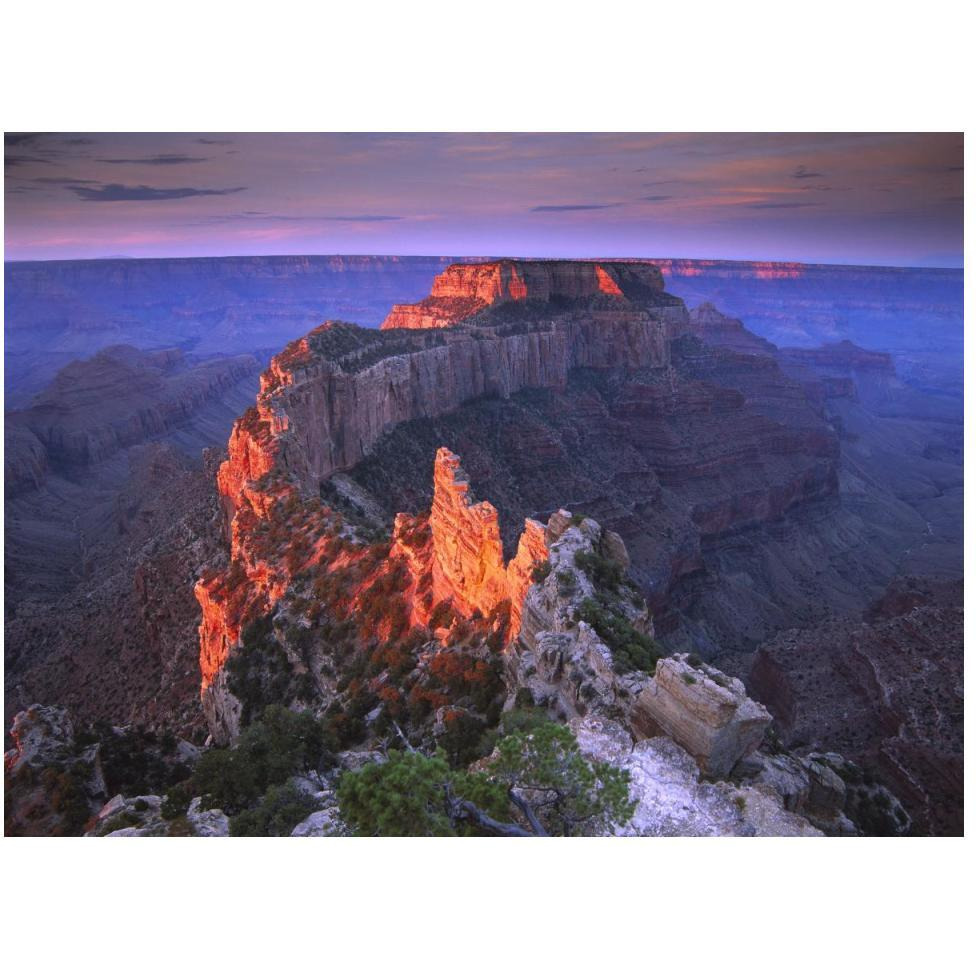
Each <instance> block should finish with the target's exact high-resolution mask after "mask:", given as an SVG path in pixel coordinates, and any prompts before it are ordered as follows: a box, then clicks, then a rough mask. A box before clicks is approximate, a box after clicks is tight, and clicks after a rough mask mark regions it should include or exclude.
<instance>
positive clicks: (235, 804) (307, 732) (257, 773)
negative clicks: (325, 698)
mask: <svg viewBox="0 0 976 976" xmlns="http://www.w3.org/2000/svg"><path fill="white" fill-rule="evenodd" d="M332 747H333V743H332V741H331V740H330V738H329V736H328V735H327V733H326V730H325V728H324V727H323V726H322V724H321V723H319V722H318V721H316V719H315V718H314V717H313V716H312V714H311V713H310V712H291V711H289V710H288V709H287V708H282V707H281V706H280V705H272V706H269V707H268V708H267V709H265V711H264V714H263V715H262V716H261V720H260V721H258V722H254V723H252V724H251V725H250V726H248V727H247V728H246V729H245V730H244V731H243V732H242V733H241V736H240V739H239V740H238V742H237V745H236V746H234V747H233V748H231V749H211V750H209V751H208V752H205V753H204V754H203V756H202V757H201V758H200V761H199V762H198V763H197V766H196V769H195V770H194V771H193V776H192V777H191V779H190V782H189V789H190V791H191V792H192V795H193V796H202V795H203V794H209V795H210V796H211V797H212V798H213V802H214V804H215V805H216V806H219V807H220V808H221V809H222V810H223V811H224V812H225V813H227V814H234V813H237V812H239V811H241V810H245V809H247V808H248V807H250V806H253V805H254V803H256V802H257V800H258V799H259V798H260V797H261V796H262V795H263V794H264V793H265V792H266V791H267V789H268V787H270V786H275V785H278V784H280V783H283V782H285V780H287V779H288V778H289V777H290V776H293V775H295V774H296V773H301V772H304V771H305V770H307V769H319V768H322V767H323V766H327V765H331V763H332V761H333V760H332V755H331V749H332Z"/></svg>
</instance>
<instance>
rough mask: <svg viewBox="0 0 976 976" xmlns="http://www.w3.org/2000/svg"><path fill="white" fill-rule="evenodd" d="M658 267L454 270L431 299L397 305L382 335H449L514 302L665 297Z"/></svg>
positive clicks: (512, 264) (584, 264) (556, 264)
mask: <svg viewBox="0 0 976 976" xmlns="http://www.w3.org/2000/svg"><path fill="white" fill-rule="evenodd" d="M663 291H664V279H663V278H662V276H661V272H660V271H659V270H658V269H657V268H656V267H655V266H654V265H652V264H642V263H636V262H635V263H624V262H619V261H618V262H609V261H608V262H601V263H595V262H592V261H494V262H491V263H487V264H452V265H451V266H450V267H449V268H448V269H447V270H446V271H444V272H442V273H441V274H439V275H438V276H437V277H436V278H435V279H434V284H433V287H432V288H431V291H430V295H429V297H427V298H425V299H424V300H423V301H421V302H417V303H416V304H413V305H394V306H393V311H392V312H391V313H390V314H389V315H388V316H387V317H386V319H385V320H384V322H383V324H382V325H381V326H380V328H382V329H443V328H448V327H450V326H453V325H456V324H457V323H458V322H460V321H462V320H463V319H466V318H470V317H471V316H472V315H475V314H477V313H478V312H480V311H482V310H483V309H486V308H488V307H489V306H497V305H501V304H505V303H509V302H552V301H554V300H569V301H579V300H580V299H589V298H594V297H597V296H602V295H611V296H614V297H621V298H622V297H628V298H636V299H638V300H646V299H647V298H648V297H650V296H653V295H656V294H658V293H663Z"/></svg>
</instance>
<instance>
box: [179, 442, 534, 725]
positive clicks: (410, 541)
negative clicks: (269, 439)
mask: <svg viewBox="0 0 976 976" xmlns="http://www.w3.org/2000/svg"><path fill="white" fill-rule="evenodd" d="M241 443H244V444H247V443H248V441H247V440H246V438H244V439H242V438H240V437H238V436H237V432H235V436H234V437H232V439H231V447H232V449H233V448H234V447H235V445H239V444H241ZM249 465H250V461H249V460H248V457H247V455H245V457H244V459H243V461H241V460H240V459H235V457H234V456H233V455H232V457H231V459H230V460H229V461H228V462H227V464H225V466H224V468H223V469H222V471H221V474H222V476H223V475H226V474H227V472H228V470H231V471H232V473H233V475H234V477H240V480H239V481H237V482H233V483H232V490H233V492H234V494H233V495H232V497H231V498H229V499H228V500H229V501H231V503H232V504H231V505H230V506H229V511H230V512H231V521H230V548H231V552H230V565H229V567H228V568H227V570H226V571H223V572H219V573H214V574H211V575H209V576H206V577H204V578H202V579H200V580H199V581H198V582H197V584H196V596H197V600H198V602H199V604H200V609H201V615H202V617H201V623H200V673H201V694H202V697H203V704H204V710H205V712H206V715H207V720H208V724H209V726H210V729H211V732H212V734H213V735H214V736H215V738H216V739H217V740H218V741H221V742H226V741H229V740H233V739H234V738H235V737H236V736H237V734H238V732H239V729H240V724H241V703H240V702H239V701H238V700H237V699H236V698H235V696H234V694H233V693H232V691H231V688H230V682H229V677H228V673H227V670H226V667H225V666H226V664H227V662H228V659H229V658H230V657H231V655H233V654H234V653H235V652H236V651H237V650H238V648H239V646H240V644H241V640H242V635H243V632H244V629H245V628H246V626H247V625H248V624H249V623H251V622H253V621H254V620H255V619H257V618H258V617H259V616H261V615H263V614H267V613H269V612H273V611H274V610H275V608H276V607H277V606H278V605H279V603H280V602H281V601H282V598H283V597H284V596H285V595H286V593H287V592H288V590H289V587H290V586H291V584H292V583H293V582H294V581H295V580H296V578H297V577H299V576H301V575H303V574H304V575H306V576H308V575H310V574H318V575H320V576H328V575H330V574H331V575H333V576H335V577H336V579H338V578H339V574H342V573H346V574H349V583H348V584H346V585H342V586H338V587H337V588H336V592H334V593H332V597H331V599H332V600H333V603H332V607H331V609H333V610H336V611H338V612H339V613H340V615H342V616H343V617H344V618H345V617H347V616H348V615H349V614H350V613H352V614H355V613H357V612H358V613H362V612H363V605H364V604H363V601H364V600H368V599H370V597H369V593H370V591H371V589H372V588H373V587H374V586H375V585H377V584H378V583H379V581H381V580H382V579H383V578H385V577H389V578H390V579H393V578H394V577H395V578H396V579H397V581H398V583H397V590H396V594H397V596H398V598H399V599H400V601H402V603H401V604H398V606H399V605H402V606H403V607H404V608H405V612H406V614H407V617H408V620H407V623H408V624H409V626H410V627H413V628H421V629H426V628H430V629H431V631H432V636H436V635H437V634H438V633H440V631H439V625H438V623H437V619H436V618H438V615H440V616H443V615H444V614H445V613H446V612H447V608H450V611H451V613H453V614H455V615H457V616H459V617H461V618H464V619H475V620H479V621H486V623H485V624H484V625H483V629H485V632H486V636H488V635H492V634H493V635H494V636H495V638H496V640H497V645H498V646H499V647H501V646H504V645H505V644H507V643H508V642H509V641H510V640H511V639H512V638H513V637H514V636H515V635H516V634H517V633H518V631H519V629H520V627H521V621H522V606H523V602H524V600H525V595H526V592H527V591H528V590H529V587H530V586H531V585H532V573H533V570H534V569H535V567H536V566H538V565H539V564H540V563H542V562H543V561H544V560H545V559H546V556H547V554H548V547H547V543H546V538H545V529H544V527H543V526H542V525H541V524H540V523H539V522H536V521H534V520H532V519H526V522H525V531H524V533H523V534H522V537H521V539H520V541H519V544H518V548H517V551H516V554H515V555H514V557H513V558H512V559H511V560H509V561H508V562H506V561H505V558H504V554H503V551H502V543H501V534H500V530H499V525H498V513H497V511H496V510H495V508H494V506H492V505H491V504H490V503H489V502H478V501H475V500H474V499H473V498H472V496H471V492H470V485H469V482H468V479H467V475H466V474H465V473H464V470H463V469H462V468H461V461H460V458H459V457H458V456H457V455H456V454H454V453H453V452H452V451H450V450H449V449H448V448H441V449H440V450H439V451H438V452H437V455H436V458H435V460H434V470H433V480H434V501H433V505H432V507H431V511H430V513H429V514H422V515H409V514H407V513H400V514H399V515H397V517H396V519H395V522H394V528H393V534H392V538H390V539H389V540H388V541H384V542H381V543H374V544H373V545H369V544H366V543H365V542H362V541H360V540H358V539H357V538H356V536H355V533H352V534H350V533H348V531H347V530H346V529H344V528H343V526H342V524H341V519H339V518H338V517H337V516H336V515H335V513H333V512H332V511H331V510H330V509H329V508H328V507H327V506H326V505H324V504H323V503H322V502H321V501H319V500H316V499H308V498H306V499H304V500H302V499H300V498H299V495H298V493H297V492H296V490H295V488H294V486H292V485H291V484H290V483H289V482H288V481H287V480H285V479H284V478H282V477H281V475H280V473H278V472H273V473H269V472H265V474H262V475H261V476H260V477H259V479H258V480H257V481H252V480H249V479H248V478H247V477H246V472H248V471H250V470H254V469H253V468H251V467H250V466H249ZM265 475H268V476H267V477H266V476H265ZM227 483H230V479H229V478H228V479H227V480H226V481H222V482H221V486H222V487H223V485H224V484H227ZM398 626H401V624H400V622H399V617H398V612H397V611H395V610H394V609H393V608H392V606H391V608H390V610H389V613H388V614H384V613H383V609H382V607H381V608H380V611H379V616H378V617H375V618H371V623H370V628H371V630H372V632H373V633H375V635H376V636H378V637H380V638H383V639H386V638H388V637H389V636H390V635H391V633H393V632H394V630H395V629H396V628H397V627H398Z"/></svg>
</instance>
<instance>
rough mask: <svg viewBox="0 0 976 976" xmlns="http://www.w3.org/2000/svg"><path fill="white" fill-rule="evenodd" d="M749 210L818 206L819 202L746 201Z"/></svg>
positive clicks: (794, 208) (795, 208) (793, 208)
mask: <svg viewBox="0 0 976 976" xmlns="http://www.w3.org/2000/svg"><path fill="white" fill-rule="evenodd" d="M745 206H747V207H748V208H749V209H750V210H797V209H799V208H800V207H819V206H821V204H819V203H747V204H745Z"/></svg>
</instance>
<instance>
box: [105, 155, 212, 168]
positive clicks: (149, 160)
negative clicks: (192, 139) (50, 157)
mask: <svg viewBox="0 0 976 976" xmlns="http://www.w3.org/2000/svg"><path fill="white" fill-rule="evenodd" d="M209 158H210V157H209V156H186V155H184V154H183V153H157V154H156V155H155V156H142V157H141V158H139V159H97V160H95V162H97V163H113V164H118V163H135V164H138V165H143V164H145V165H147V166H176V165H179V164H181V163H205V162H206V161H207V160H208V159H209Z"/></svg>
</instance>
